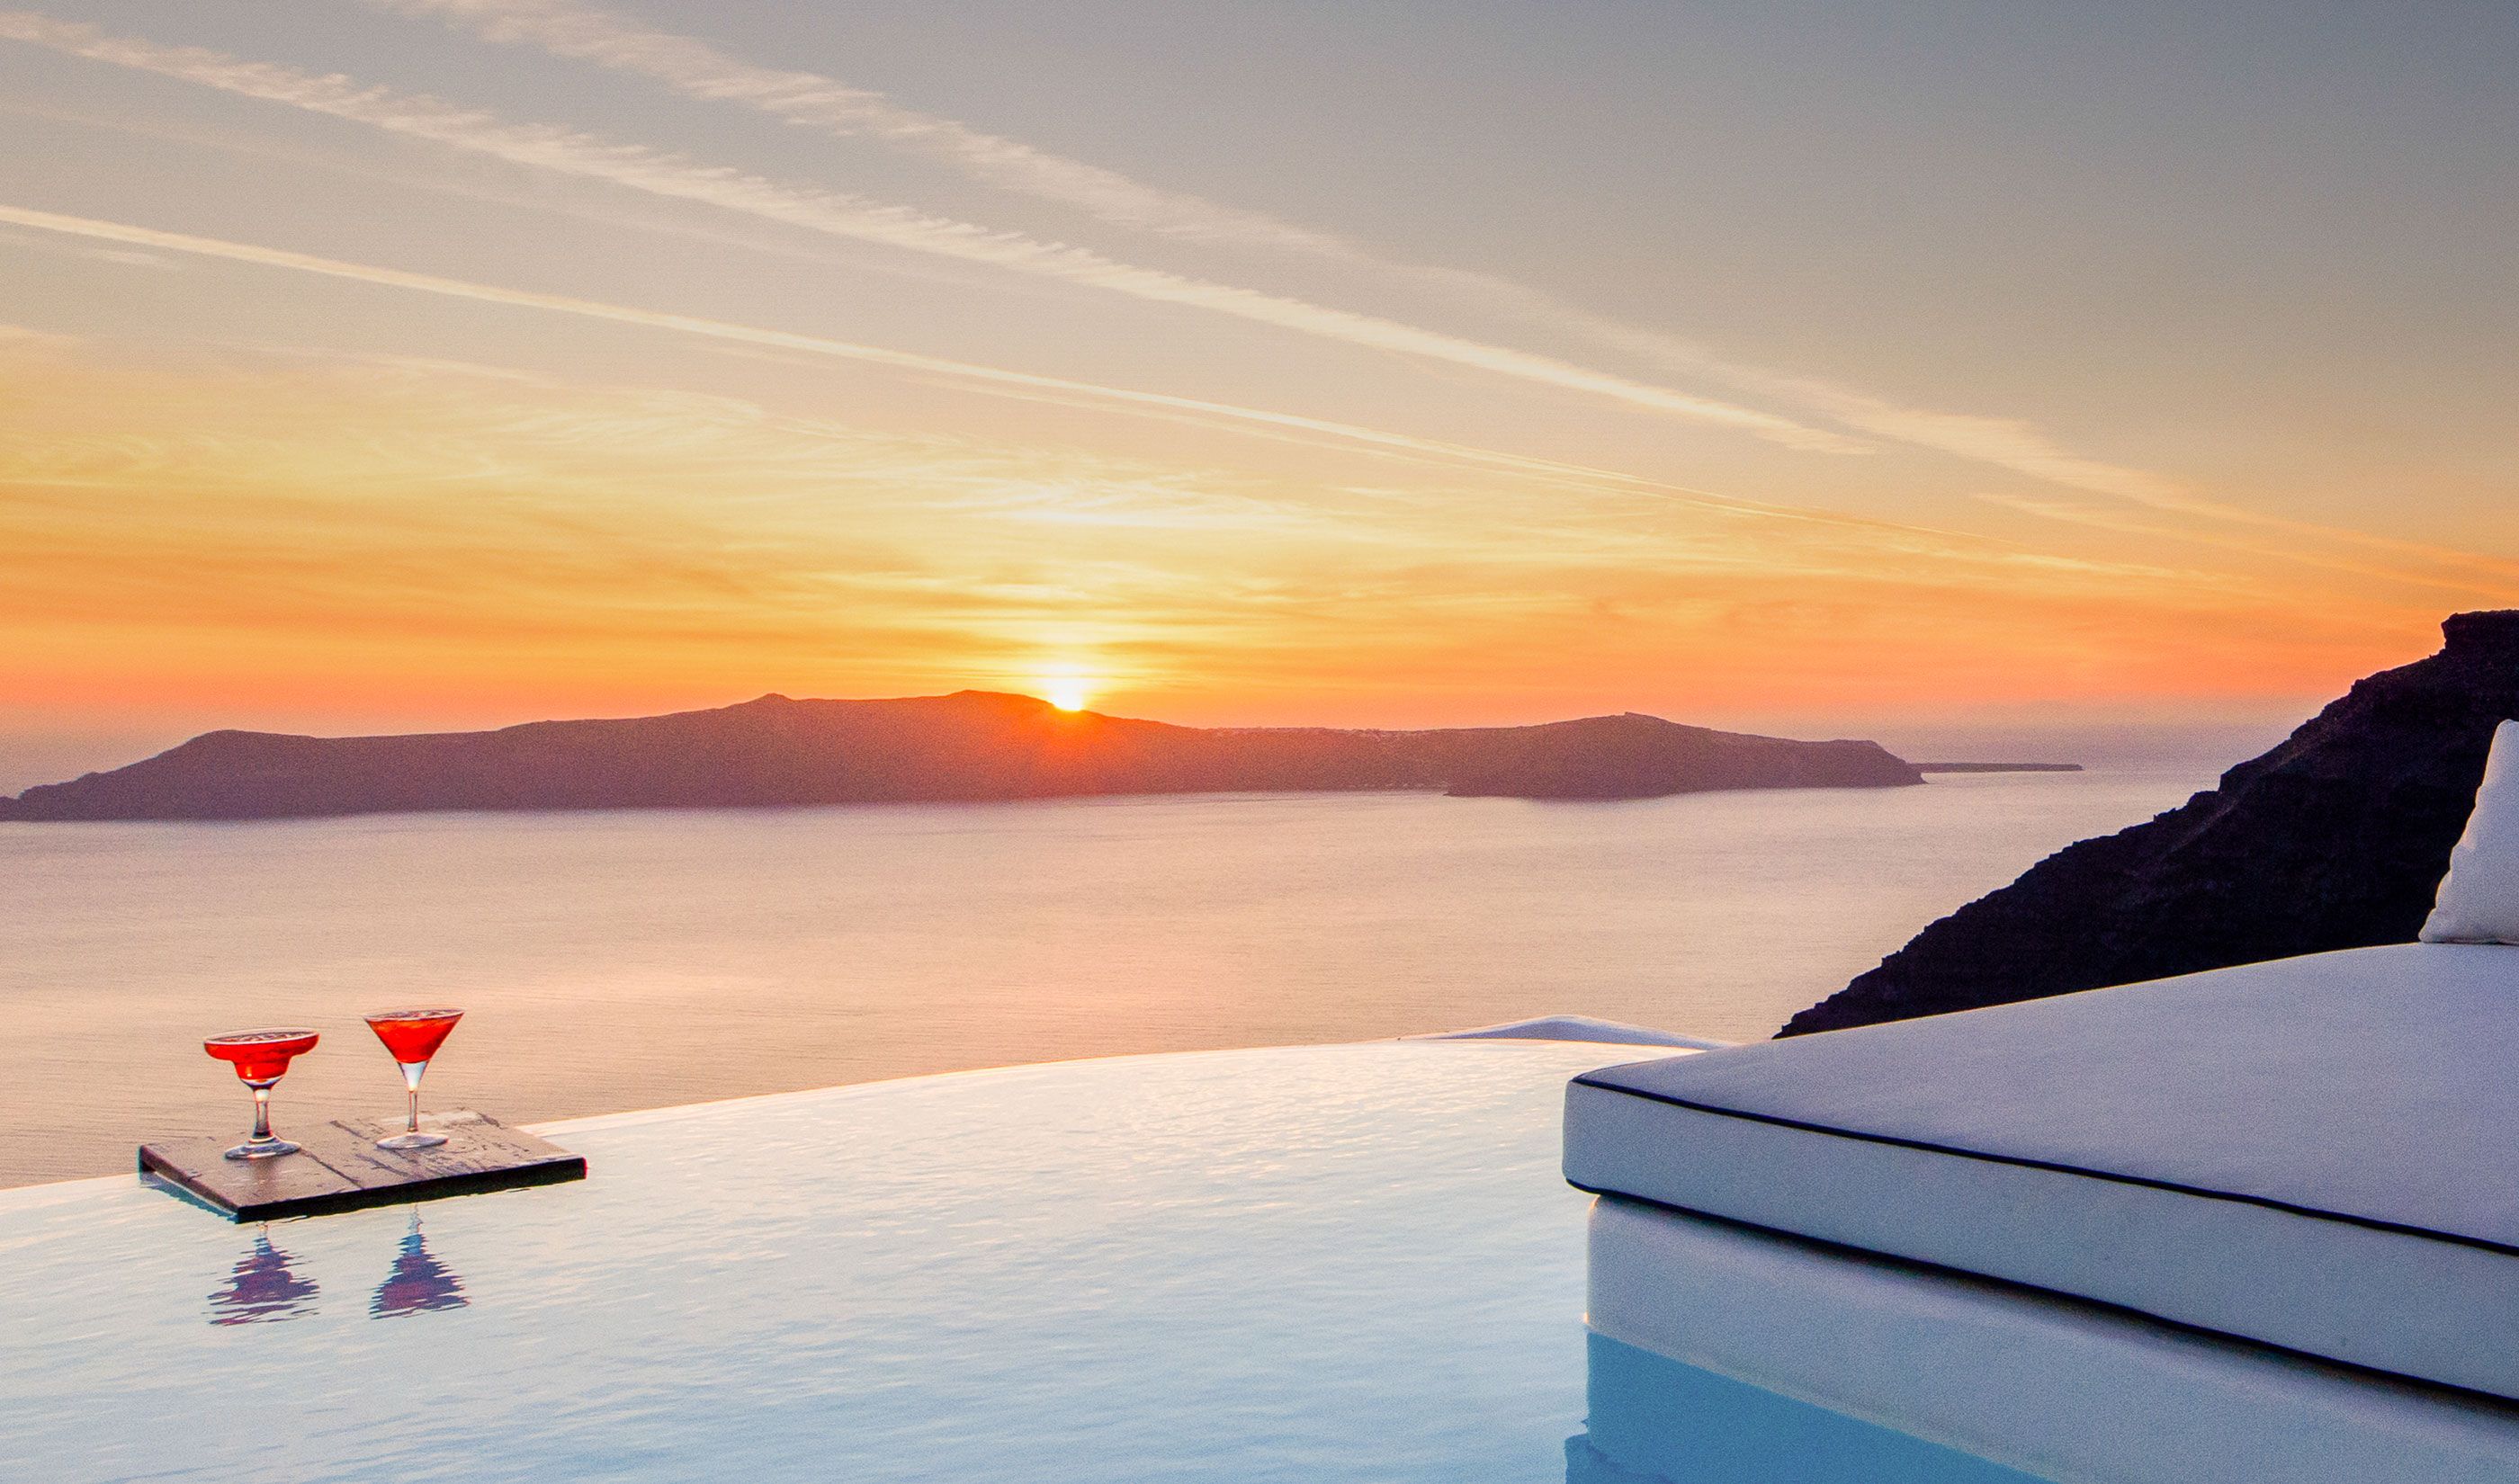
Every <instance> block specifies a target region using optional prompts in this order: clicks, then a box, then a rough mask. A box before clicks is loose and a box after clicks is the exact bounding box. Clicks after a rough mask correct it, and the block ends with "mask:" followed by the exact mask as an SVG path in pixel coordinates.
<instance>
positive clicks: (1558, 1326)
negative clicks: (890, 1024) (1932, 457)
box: [0, 1040, 2519, 1484]
mask: <svg viewBox="0 0 2519 1484" xmlns="http://www.w3.org/2000/svg"><path fill="white" fill-rule="evenodd" d="M1640 1054H1650V1053H1646V1052H1645V1051H1644V1048H1639V1047H1631V1046H1598V1045H1582V1044H1569V1043H1563V1042H1531V1041H1494V1040H1486V1041H1432V1042H1380V1043H1371V1044H1363V1045H1350V1046H1330V1047H1304V1048H1288V1049H1279V1050H1267V1051H1237V1052H1207V1053H1189V1054H1175V1055H1166V1056H1152V1057H1132V1058H1122V1059H1114V1060H1108V1061H1092V1062H1075V1063H1066V1064H1058V1065H1050V1066H1039V1067H1026V1068H1014V1069H1004V1070H998V1071H986V1072H966V1073H956V1074H950V1075H946V1076H938V1077H926V1078H918V1079H913V1080H907V1081H901V1082H890V1083H875V1084H867V1085H861V1086H855V1087H844V1088H835V1089H831V1090H827V1091H822V1092H813V1093H796V1094H787V1095H781V1096H776V1097H770V1098H760V1099H752V1100H747V1101H741V1102H730V1103H717V1104H705V1105H700V1106H697V1107H690V1108H681V1109H669V1110H662V1111H658V1112H652V1113H624V1114H615V1115H611V1116H606V1117H600V1118H592V1119H585V1120H580V1121H576V1122H572V1123H562V1124H553V1125H547V1126H546V1127H545V1128H544V1130H543V1131H544V1132H545V1133H546V1134H548V1135H549V1136H551V1137H552V1138H553V1139H555V1140H556V1141H557V1142H559V1143H561V1144H562V1145H564V1146H566V1147H569V1148H572V1149H576V1150H578V1151H580V1152H582V1153H584V1154H585V1155H586V1156H587V1157H588V1158H589V1160H590V1164H591V1174H590V1178H588V1179H587V1180H586V1181H584V1182H582V1183H578V1184H570V1185H559V1186H549V1187H543V1188H540V1189H533V1190H520V1191H508V1192H503V1193H499V1194H494V1195H485V1196H475V1197H468V1198H462V1199H455V1200H438V1201H431V1202H427V1203H425V1204H420V1205H417V1206H399V1207H383V1208H377V1209H371V1210H365V1211H356V1212H350V1213H346V1214H340V1215H332V1216H322V1217H315V1218H312V1219H306V1220H298V1221H287V1222H274V1223H270V1224H268V1225H262V1226H236V1225H232V1224H230V1223H228V1222H226V1221H224V1220H223V1219H221V1218H219V1217H217V1216H215V1215H213V1214H211V1213H209V1212H208V1211H206V1210H204V1209H203V1208H201V1207H199V1206H196V1205H193V1204H191V1203H188V1202H187V1201H185V1200H181V1199H178V1198H177V1197H175V1196H173V1195H171V1194H170V1193H168V1192H167V1191H165V1190H163V1189H160V1188H152V1187H150V1186H146V1185H143V1184H142V1183H141V1182H140V1181H139V1180H138V1179H137V1178H136V1177H123V1178H116V1179H107V1180H87V1181H78V1182H74V1183H69V1184H62V1185H50V1186H35V1187H29V1188H25V1189H22V1190H16V1191H9V1192H0V1477H4V1478H6V1479H9V1480H16V1479H27V1480H44V1481H48V1484H49V1481H90V1480H136V1479H149V1480H204V1481H206V1480H219V1481H222V1484H233V1481H235V1480H239V1479H269V1480H275V1481H282V1480H285V1481H291V1484H298V1481H306V1484H313V1481H333V1480H338V1481H352V1480H356V1481H372V1480H378V1479H395V1480H431V1479H446V1480H467V1481H500V1480H574V1479H601V1480H693V1479H721V1478H724V1479H741V1480H746V1481H752V1484H766V1481H776V1480H788V1479H817V1480H823V1479H833V1480H836V1479H848V1480H856V1479H881V1480H900V1481H930V1480H932V1481H956V1484H977V1481H989V1484H1000V1481H1005V1480H1014V1479H1021V1480H1025V1481H1038V1484H1062V1481H1080V1484H1081V1481H1085V1480H1092V1481H1096V1484H1109V1481H1115V1480H1128V1481H1134V1480H1149V1479H1164V1480H1219V1481H1222V1480H1231V1481H1273V1480H1289V1481H1291V1480H1304V1481H1308V1484H1341V1481H1359V1484H1361V1481H1367V1480H1371V1481H1379V1484H1393V1481H1413V1480H1424V1481H1437V1480H1439V1481H1445V1484H1455V1481H1470V1484H1488V1481H1494V1484H1512V1481H1530V1484H1557V1481H1561V1480H1562V1481H1565V1484H2026V1481H2031V1480H2034V1479H2038V1478H2049V1477H2053V1478H2071V1479H2079V1480H2094V1481H2099V1480H2105V1481H2114V1484H2184V1481H2186V1480H2188V1479H2195V1478H2201V1477H2210V1478H2213V1479H2215V1480H2216V1481H2217V1484H2276V1481H2282V1484H2289V1481H2293V1480H2298V1479H2301V1478H2306V1477H2314V1476H2323V1475H2320V1474H2319V1473H2318V1471H2317V1470H2318V1467H2319V1461H2339V1460H2341V1461H2354V1460H2359V1461H2360V1462H2353V1463H2352V1464H2351V1468H2350V1470H2349V1472H2348V1473H2343V1474H2336V1475H2333V1476H2335V1477H2339V1478H2342V1477H2353V1478H2356V1479H2367V1478H2371V1477H2377V1476H2380V1474H2381V1473H2385V1474H2386V1476H2388V1477H2391V1478H2392V1479H2421V1480H2425V1481H2440V1484H2445V1481H2457V1484H2513V1481H2519V1419H2514V1418H2512V1417H2504V1416H2499V1415H2480V1414H2471V1413H2470V1412H2469V1411H2468V1410H2463V1409H2461V1408H2459V1407H2457V1406H2455V1405H2453V1404H2451V1403H2448V1402H2444V1401H2442V1400H2441V1399H2439V1398H2436V1397H2433V1396H2430V1395H2428V1394H2410V1393H2409V1394H2399V1393H2398V1392H2396V1391H2391V1390H2389V1389H2388V1388H2386V1387H2384V1386H2380V1385H2378V1384H2376V1383H2372V1382H2369V1381H2367V1380H2364V1379H2358V1378H2355V1377H2351V1376H2345V1375H2330V1374H2326V1373H2322V1372H2316V1371H2313V1370H2304V1369H2303V1367H2302V1366H2301V1365H2300V1364H2299V1363H2296V1362H2292V1361H2286V1360H2283V1359H2282V1358H2280V1357H2273V1356H2270V1355H2269V1354H2259V1353H2254V1352H2239V1351H2234V1350H2232V1348H2231V1347H2228V1346H2221V1345H2216V1344H2213V1343H2211V1342H2208V1341H2205V1340H2203V1339H2200V1338H2196V1337H2192V1336H2184V1335H2177V1334H2169V1333H2164V1332H2153V1331H2151V1330H2149V1329H2145V1328H2143V1327H2137V1326H2132V1325H2130V1323H2129V1322H2127V1321H2125V1320H2122V1319H2117V1318H2109V1317H2105V1316H2092V1315H2089V1314H2084V1313H2081V1312H2079V1311H2069V1312H2068V1311H2061V1310H2054V1306H2053V1305H2049V1306H2046V1307H2044V1308H2042V1307H2041V1306H2039V1305H2038V1304H2036V1303H2034V1302H2032V1301H2030V1300H2027V1299H2025V1298H2022V1297H2020V1296H2017V1295H2013V1294H2009V1293H2002V1292H1994V1291H1980V1289H1982V1288H1983V1286H1981V1285H1979V1286H1975V1287H1973V1288H1971V1287H1967V1286H1962V1287H1960V1288H1956V1289H1954V1288H1953V1287H1952V1284H1953V1281H1952V1280H1947V1279H1936V1278H1932V1277H1930V1276H1929V1275H1918V1274H1912V1273H1904V1272H1882V1271H1875V1270H1874V1268H1873V1267H1871V1266H1867V1265H1866V1264H1865V1263H1862V1262H1859V1261H1856V1260H1852V1259H1848V1258H1846V1257H1843V1256H1840V1255H1830V1254H1829V1253H1826V1252H1821V1251H1815V1250H1807V1249H1805V1248H1804V1247H1803V1246H1800V1245H1795V1244H1790V1243H1789V1242H1788V1241H1787V1240H1786V1239H1781V1238H1772V1237H1765V1238H1762V1237H1757V1236H1755V1235H1754V1234H1748V1233H1745V1232H1741V1231H1738V1230H1736V1229H1727V1228H1721V1227H1719V1226H1716V1225H1710V1224H1707V1223H1703V1222H1700V1221H1693V1220H1692V1219H1690V1218H1684V1217H1677V1216H1672V1215H1669V1214H1667V1213H1661V1212H1654V1211H1649V1210H1646V1209H1644V1208H1642V1207H1635V1206H1629V1205H1625V1204H1623V1203H1619V1202H1607V1203H1604V1204H1603V1205H1601V1206H1600V1207H1599V1208H1598V1210H1597V1211H1592V1202H1591V1201H1590V1200H1589V1199H1588V1198H1586V1197H1584V1196H1581V1195H1579V1194H1577V1193H1576V1192H1574V1191H1572V1190H1570V1189H1569V1188H1568V1187H1567V1186H1566V1185H1565V1183H1564V1182H1563V1180H1562V1179H1561V1178H1560V1175H1559V1147H1558V1139H1559V1113H1560V1107H1561V1103H1562V1099H1563V1094H1564V1087H1565V1083H1566V1080H1567V1079H1568V1078H1569V1076H1571V1075H1572V1074H1574V1073H1575V1072H1578V1071H1583V1070H1587V1069H1592V1068H1594V1067H1598V1066H1603V1065H1608V1064H1612V1063H1616V1062H1624V1061H1632V1060H1635V1059H1636V1058H1637V1057H1638V1056H1639V1055H1640ZM1587 1211H1592V1214H1590V1216H1589V1217H1588V1219H1587ZM1587 1228H1588V1232H1587ZM1587 1267H1588V1278H1589V1287H1588V1288H1587ZM1587 1294H1588V1296H1587ZM1587 1302H1588V1303H1589V1304H1590V1305H1591V1306H1592V1309H1593V1312H1592V1313H1591V1314H1590V1316H1589V1327H1588V1328H1587V1316H1586V1304H1587ZM2051 1311H2052V1312H2051ZM1673 1357H1677V1358H1673ZM2206 1460H2215V1461H2217V1462H2212V1464H2211V1466H2210V1467H2209V1469H2208V1470H2207V1471H2206V1472H2203V1473H2198V1472H2197V1471H2196V1467H2195V1466H2193V1465H2196V1464H2198V1463H2200V1462H2203V1461H2206ZM2397 1463H2402V1464H2404V1465H2405V1468H2402V1469H2397V1471H2394V1472H2389V1471H2388V1470H2389V1469H2390V1468H2392V1467H2394V1466H2395V1464H2397ZM2364 1465H2369V1466H2364ZM2374 1468H2376V1469H2377V1472H2374V1471H2373V1469H2374ZM2408 1469H2410V1470H2411V1471H2410V1472H2409V1471H2406V1470H2408ZM2024 1470H2034V1471H2024Z"/></svg>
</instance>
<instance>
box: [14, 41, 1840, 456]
mask: <svg viewBox="0 0 2519 1484" xmlns="http://www.w3.org/2000/svg"><path fill="white" fill-rule="evenodd" d="M0 37H5V38H7V39H11V40H17V41H23V42H27V43H30V44H33V45H38V46H44V47H49V48H51V49H53V50H56V51H61V52H66V53H68V54H70V55H72V56H77V57H84V58H87V59H90V60H92V61H97V62H104V63H109V64H111V65H117V66H125V67H132V68H136V69H138V70H142V71H148V72H155V73H157V74H159V75H161V76H167V77H174V78H179V79H182V80H184V81H187V82H193V83H198V84H200V85H202V86H205V87H211V88H216V89H219V90H221V91H223V92H228V93H234V94H238V95H240V96H243V97H247V98H255V99H260V100H263V101H265V102H270V103H277V104H284V105H287V106H288V107H290V108H296V109H305V110H307V111H310V112H315V113H323V114H327V115H330V116H332V117H336V118H343V119H350V120H353V121H356V122H360V123H365V124H369V125H372V126H374V127H376V128H380V129H384V130H387V131H388V132H391V133H396V134H401V135H405V136H408V137H412V138H419V139H426V140H429V141H432V142H434V143H437V144H441V145H446V146H449V147H452V148H455V149H459V150H464V151H467V152H470V153H477V154H483V155H488V156H490V157H493V158H497V159H502V160H506V161H508V162H509V163H512V164H517V165H522V166H526V167H529V168H533V169H540V170H548V171H552V172H555V173H559V174H564V175H570V176H575V177H578V178H581V179H587V180H597V181H602V182H605V183H608V184H611V185H614V186H620V187H626V188H628V189H630V190H634V191H641V192H645V193H647V194H649V195H653V196H665V197H669V198H674V199H680V200H689V201H697V202H702V203H705V204H707V205H711V206H715V207H718V208H720V209H724V210H729V211H737V212H742V213H745V214H747V215H751V216H755V217H759V218H761V219H763V220H767V221H774V222H780V223H784V224H786V225H788V226H791V227H798V228H803V229H805V230H807V231H812V232H819V233H823V234H826V235H828V236H832V237H838V238H845V239H849V240H856V241H864V242H873V243H878V244H881V245H885V246H890V247H896V248H901V249H904V250H906V251H911V252H920V253H929V254H934V255H938V256H943V257H949V258H954V259H958V260H960V261H964V262H971V263H980V264H985V265H988V266H990V267H994V268H999V269H1004V270H1007V271H1010V272H1016V273H1022V274H1027V275H1030V276H1034V277H1038V278H1045V279H1053V280H1058V281H1062V282H1066V283H1070V284H1081V285H1084V286H1088V287H1093V288H1099V289H1105V290H1108V291H1111V292H1115V293H1121V294H1126V295H1128V296H1130V297H1133V298H1137V299H1141V300H1149V301H1153V302H1157V303H1167V304H1176V305H1181V306H1184V307H1188V308H1194V309H1201V310H1206V311H1210V312H1213V313H1216V314H1223V315H1230V316H1233V317H1236V318H1239V319H1243V320H1247V321H1253V322H1256V323H1259V324H1263V325H1270V326H1275V327H1279V328H1282V329H1289V330H1294V331H1296V332H1299V333H1303V334H1307V335H1312V336H1315V337H1318V338H1322V339H1327V340H1333V341H1339V342H1343V343H1346V344H1349V345H1356V346H1362V347H1366V348H1369V349H1374V350H1383V351H1394V352H1398V353H1400V354H1404V355H1411V356H1419V357H1423V358H1426V359H1429V360H1434V361H1440V362H1446V363H1449V364H1452V365H1456V366H1464V367H1468V368H1471V369H1473V370H1477V371H1486V372H1489V373H1492V374H1496V375H1502V376H1510V377H1515V378H1519V379H1521V380H1525V381H1529V382H1534V383H1538V384H1541V385H1546V386H1552V387H1556V388H1558V389H1560V390H1565V391H1570V392H1577V393H1583V394H1587V395H1591V396H1596V397H1602V398H1606V399H1609V400H1611V401H1613V402H1618V403H1622V404H1625V405H1627V406H1631V407H1639V408H1644V409H1647V410H1650V411H1653V412H1657V413H1665V414H1671V415H1678V416H1681V417H1685V418H1688V419H1690V420H1693V421H1699V422H1703V423H1708V424H1712V425H1715V426H1720V427H1727V428H1732V429H1736V430H1739V431H1743V432H1746V433H1751V434H1754V435H1757V436H1759V437H1763V438H1767V439H1770V440H1772V441H1775V442H1778V443H1781V444H1785V445H1787V446H1789V447H1793V448H1800V449H1807V450H1828V451H1833V452H1849V451H1853V450H1855V449H1857V448H1858V447H1859V446H1858V445H1854V444H1851V443H1849V442H1848V441H1847V440H1845V439H1844V438H1843V437H1841V436H1839V435H1837V434H1834V433H1829V432H1826V431H1823V430H1821V429H1818V428H1813V427H1809V426H1806V425H1804V424H1802V423H1799V422H1796V421H1794V420H1793V419H1791V418H1790V417H1784V416H1780V415H1776V414H1772V413H1766V412H1761V411H1758V410H1756V409H1752V408H1747V407H1743V406H1739V405H1736V404H1733V403H1728V402H1723V401H1720V400H1717V399H1713V398H1707V397H1701V396H1697V395H1694V394H1691V393H1688V392H1684V391H1680V390H1678V389H1676V388H1672V387H1666V386H1660V385H1656V384H1654V383H1651V382H1645V381H1638V380H1636V379H1634V378H1632V377H1627V376H1622V375H1619V374H1616V373H1614V372H1611V371H1597V370H1594V369H1591V368H1589V367H1583V366H1577V365H1575V364H1573V363H1571V362H1567V361H1561V360H1558V359H1556V358H1554V357H1550V356H1542V355H1536V354H1533V353H1531V352H1528V351H1522V350H1516V349H1513V348H1512V347H1509V346H1499V345H1490V344H1486V343H1484V342H1481V341H1477V340H1471V339H1466V338H1463V337H1461V336H1458V335H1451V334H1446V333H1444V332H1442V331H1440V330H1433V329H1427V328H1423V327H1418V326H1414V325H1407V324H1402V323H1400V322H1398V321H1395V320H1389V319H1385V318H1382V317H1380V316H1376V315H1367V314H1359V313H1356V312H1354V311H1351V310H1344V309H1336V308H1332V307H1329V306H1326V305H1321V304H1314V303H1311V302H1309V301H1306V300H1303V299H1295V298H1289V297H1286V296H1283V295H1279V294H1271V293H1263V292H1261V291H1259V290H1257V289H1251V288H1242V287H1237V286H1234V285H1231V284H1216V283H1211V282H1209V281H1206V280H1202V279H1194V278H1190V277H1187V276H1185V275H1181V274H1175V273H1171V272H1168V271H1166V270H1163V269H1157V268H1145V267H1140V266H1137V265H1134V264H1129V263H1124V262H1121V261H1118V260H1117V259H1113V258H1110V257H1106V256H1104V255H1103V254H1101V253H1098V252H1094V251H1092V250H1090V249H1088V248H1083V247H1074V246H1068V245H1066V244H1063V243H1057V242H1044V241H1041V240H1038V239H1035V238H1031V237H1027V236H1025V235H1023V234H1021V233H1016V232H1003V231H996V230H994V229H991V228H987V227H982V226H979V225H976V224H974V223H969V222H962V221H957V220H954V219H951V218H949V217H942V216H937V215H933V214H931V213H928V212H923V211H918V210H915V209H912V208H909V207H905V206H898V205H891V204H887V203H883V202H878V201H873V200H869V199H867V198H865V197H863V196H854V195H850V194H847V193H843V192H832V191H822V190H816V189H810V188H804V187H796V186H788V185H783V184H779V183H776V182H773V181H770V180H767V179H764V178H763V177H761V176H757V175H752V174H748V173H745V172H742V171H739V170H734V169H730V168H727V167H724V166H716V165H709V164H703V163H699V162H696V161H693V160H690V159H688V158H686V157H685V156H683V155H679V154H673V153H664V152H659V151H655V150H651V149H648V148H646V147H644V146H640V145H632V144H621V143H616V142H612V141H607V140H603V139H598V138H597V137H595V136H593V135H590V134H585V133H581V132H578V131H576V130H572V129H565V128H560V127H556V126H552V125H541V124H515V123H509V122H506V121H504V120H502V119H500V118H498V117H497V116H496V115H494V114H491V113H489V112H486V111H483V110H480V109H465V108H462V107H459V106H457V105H454V104H450V103H447V102H445V101H443V100H441V99H437V98H433V97H429V96H427V95H425V94H405V93H399V92H396V91H394V90H391V89H387V88H382V87H374V86H362V85H360V84H358V83H356V82H354V81H352V80H351V79H349V78H347V77H343V76H341V75H338V74H331V75H324V76H317V75H314V74H311V73H306V72H300V71H297V70H295V69H293V68H289V67H283V66H278V65H271V64H267V63H257V62H248V61H244V60H242V59H239V58H235V57H231V56H228V55H227V54H225V53H221V52H214V51H209V50H205V49H203V48H199V47H165V46H158V45H155V44H153V43H150V42H146V41H140V40H135V39H131V38H126V37H117V36H110V35H108V34H106V33H104V32H102V31H100V30H98V29H97V28H95V27H94V26H90V25H85V24H82V23H78V22H64V21H57V20H54V19H52V18H49V17H46V16H41V15H37V14H34V13H31V12H23V11H20V12H0Z"/></svg>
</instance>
